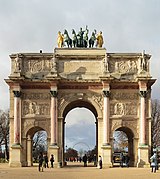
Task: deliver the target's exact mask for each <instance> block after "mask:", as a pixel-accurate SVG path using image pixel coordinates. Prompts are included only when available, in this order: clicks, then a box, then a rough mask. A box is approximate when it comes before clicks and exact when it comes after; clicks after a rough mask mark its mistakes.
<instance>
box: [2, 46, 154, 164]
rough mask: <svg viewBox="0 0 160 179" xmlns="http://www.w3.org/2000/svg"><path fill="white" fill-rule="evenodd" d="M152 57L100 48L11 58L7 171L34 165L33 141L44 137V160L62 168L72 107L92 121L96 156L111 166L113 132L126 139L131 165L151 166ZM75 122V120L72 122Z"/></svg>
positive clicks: (27, 54)
mask: <svg viewBox="0 0 160 179" xmlns="http://www.w3.org/2000/svg"><path fill="white" fill-rule="evenodd" d="M150 57H151V56H150V55H149V54H145V53H109V52H107V51H106V49H105V48H103V47H96V48H81V47H75V48H67V47H66V48H64V47H59V48H55V49H54V51H53V52H52V53H43V52H42V51H41V52H40V53H17V54H12V55H10V58H11V72H10V75H9V78H8V79H6V80H5V81H6V83H7V84H8V85H9V87H10V161H9V164H10V166H32V164H33V160H32V139H33V135H34V134H35V133H36V132H37V131H39V130H45V131H46V132H47V136H48V155H49V156H50V154H54V156H55V166H58V164H59V163H61V164H62V166H63V165H64V157H63V156H64V155H63V154H64V148H65V147H64V125H65V117H66V115H67V113H68V112H69V111H70V110H72V109H73V108H75V107H85V108H88V109H89V110H90V111H91V112H92V113H93V114H94V116H95V118H96V129H97V130H96V131H97V134H96V136H97V155H101V156H102V158H103V166H104V167H110V166H112V164H113V159H112V155H113V133H114V131H116V130H121V131H124V132H125V133H126V134H127V136H128V143H129V145H128V152H129V155H130V158H131V163H132V164H131V165H132V166H137V167H147V166H149V155H150V147H151V87H152V85H153V84H154V82H155V80H154V79H152V77H151V74H150ZM75 120H76V119H75Z"/></svg>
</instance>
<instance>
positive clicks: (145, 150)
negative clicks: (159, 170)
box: [137, 144, 150, 168]
mask: <svg viewBox="0 0 160 179" xmlns="http://www.w3.org/2000/svg"><path fill="white" fill-rule="evenodd" d="M148 160H149V147H148V145H144V144H143V145H139V146H138V162H137V167H138V168H149V167H150V163H149V161H148Z"/></svg>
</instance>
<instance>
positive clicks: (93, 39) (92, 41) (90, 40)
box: [89, 30, 96, 48]
mask: <svg viewBox="0 0 160 179" xmlns="http://www.w3.org/2000/svg"><path fill="white" fill-rule="evenodd" d="M95 41H96V30H94V32H92V35H91V38H90V39H89V48H91V47H94V43H95Z"/></svg>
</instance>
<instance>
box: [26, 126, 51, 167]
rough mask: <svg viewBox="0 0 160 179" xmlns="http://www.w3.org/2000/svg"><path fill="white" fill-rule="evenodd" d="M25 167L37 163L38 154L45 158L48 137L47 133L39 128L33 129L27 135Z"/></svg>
mask: <svg viewBox="0 0 160 179" xmlns="http://www.w3.org/2000/svg"><path fill="white" fill-rule="evenodd" d="M26 145H27V147H26V148H27V158H26V160H27V165H28V166H33V165H34V164H35V165H37V163H38V156H39V154H40V153H42V154H43V155H46V156H47V153H48V137H47V132H46V131H45V130H44V129H42V128H40V127H38V126H37V127H33V128H31V129H30V130H29V131H28V133H27V143H26Z"/></svg>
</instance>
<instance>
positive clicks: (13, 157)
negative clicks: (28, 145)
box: [9, 144, 23, 167]
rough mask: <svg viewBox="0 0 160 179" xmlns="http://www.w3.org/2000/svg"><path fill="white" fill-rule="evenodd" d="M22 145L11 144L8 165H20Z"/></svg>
mask: <svg viewBox="0 0 160 179" xmlns="http://www.w3.org/2000/svg"><path fill="white" fill-rule="evenodd" d="M21 149H22V147H21V145H20V144H13V145H12V146H11V152H10V162H9V166H10V167H22V166H23V165H22V161H21V157H22V150H21Z"/></svg>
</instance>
